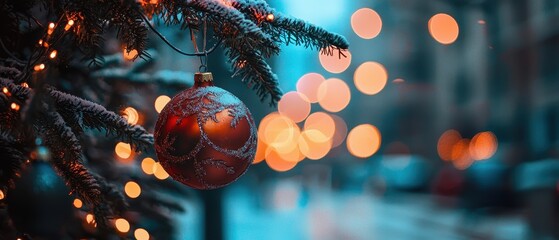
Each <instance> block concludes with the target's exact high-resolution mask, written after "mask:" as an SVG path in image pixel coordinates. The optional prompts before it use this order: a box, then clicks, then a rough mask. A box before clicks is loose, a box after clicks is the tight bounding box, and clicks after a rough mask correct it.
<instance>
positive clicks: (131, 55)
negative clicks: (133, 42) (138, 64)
mask: <svg viewBox="0 0 559 240" xmlns="http://www.w3.org/2000/svg"><path fill="white" fill-rule="evenodd" d="M122 56H123V57H124V59H125V60H134V59H136V57H137V56H138V51H137V50H136V49H132V50H130V52H128V50H126V48H125V49H123V50H122Z"/></svg>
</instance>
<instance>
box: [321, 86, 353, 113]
mask: <svg viewBox="0 0 559 240" xmlns="http://www.w3.org/2000/svg"><path fill="white" fill-rule="evenodd" d="M318 99H319V100H318V104H320V106H321V107H322V108H324V109H325V110H327V111H329V112H339V111H341V110H343V109H344V108H345V107H347V105H348V104H349V101H350V100H351V92H350V90H349V87H348V86H347V84H346V83H345V82H344V81H343V80H341V79H337V78H330V79H328V80H326V81H324V82H323V83H322V84H320V87H319V88H318Z"/></svg>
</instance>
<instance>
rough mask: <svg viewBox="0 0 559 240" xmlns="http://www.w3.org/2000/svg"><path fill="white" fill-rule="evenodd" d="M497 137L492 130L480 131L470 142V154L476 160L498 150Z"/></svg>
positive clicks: (486, 157) (488, 156) (489, 155)
mask: <svg viewBox="0 0 559 240" xmlns="http://www.w3.org/2000/svg"><path fill="white" fill-rule="evenodd" d="M497 146H498V142H497V137H496V136H495V134H493V133H492V132H480V133H478V134H476V135H475V136H474V137H473V138H472V141H471V142H470V148H469V150H470V155H471V156H472V158H473V159H474V160H484V159H488V158H490V157H492V156H493V155H494V154H495V152H497Z"/></svg>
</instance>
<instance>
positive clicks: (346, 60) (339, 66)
mask: <svg viewBox="0 0 559 240" xmlns="http://www.w3.org/2000/svg"><path fill="white" fill-rule="evenodd" d="M343 53H344V54H345V55H346V56H345V57H344V56H341V55H340V54H338V51H337V50H334V54H332V55H331V56H330V55H328V54H322V53H319V54H318V59H319V60H320V64H321V65H322V67H323V68H324V69H325V70H326V71H328V72H331V73H342V72H343V71H345V70H346V69H347V68H348V67H349V65H350V64H351V53H350V52H349V51H343Z"/></svg>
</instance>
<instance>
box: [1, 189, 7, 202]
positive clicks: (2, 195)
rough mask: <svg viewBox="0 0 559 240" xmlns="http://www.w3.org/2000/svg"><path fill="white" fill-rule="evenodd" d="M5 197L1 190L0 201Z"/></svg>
mask: <svg viewBox="0 0 559 240" xmlns="http://www.w3.org/2000/svg"><path fill="white" fill-rule="evenodd" d="M5 197H6V196H4V192H3V191H2V190H0V200H2V199H4V198H5Z"/></svg>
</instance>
